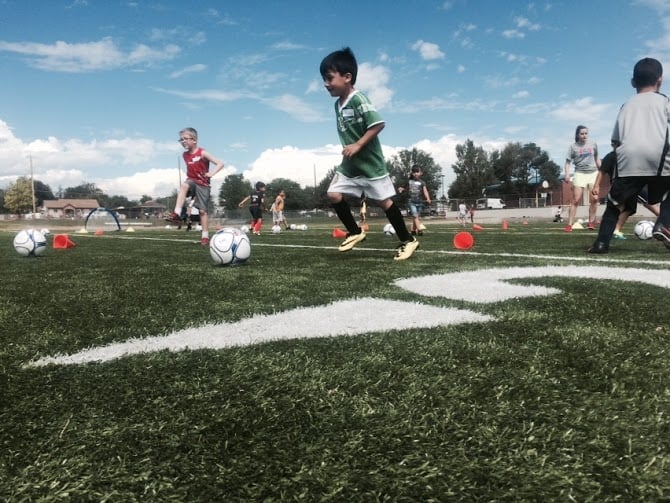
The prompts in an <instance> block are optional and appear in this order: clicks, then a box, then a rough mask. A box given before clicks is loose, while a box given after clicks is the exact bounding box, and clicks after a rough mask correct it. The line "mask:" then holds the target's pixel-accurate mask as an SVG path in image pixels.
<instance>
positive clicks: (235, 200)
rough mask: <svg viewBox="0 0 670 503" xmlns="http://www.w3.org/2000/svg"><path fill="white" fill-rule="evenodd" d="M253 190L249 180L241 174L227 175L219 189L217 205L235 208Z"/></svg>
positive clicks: (224, 207)
mask: <svg viewBox="0 0 670 503" xmlns="http://www.w3.org/2000/svg"><path fill="white" fill-rule="evenodd" d="M253 190H254V189H253V186H252V185H251V182H250V181H248V180H245V179H244V177H243V176H242V175H228V176H227V177H226V178H225V179H224V180H223V183H222V184H221V188H220V189H219V206H220V207H221V208H223V209H226V210H233V209H236V208H237V207H238V206H237V205H238V204H239V203H240V201H241V200H242V199H244V198H245V197H247V196H248V195H249V194H251V193H252V192H253Z"/></svg>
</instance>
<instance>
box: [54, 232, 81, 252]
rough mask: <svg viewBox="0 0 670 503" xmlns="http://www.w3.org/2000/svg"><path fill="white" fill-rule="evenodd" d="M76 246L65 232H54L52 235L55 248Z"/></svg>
mask: <svg viewBox="0 0 670 503" xmlns="http://www.w3.org/2000/svg"><path fill="white" fill-rule="evenodd" d="M75 246H77V245H76V244H75V243H74V242H73V241H72V240H71V239H70V236H68V235H67V234H55V235H54V241H53V247H54V248H55V249H58V248H74V247H75Z"/></svg>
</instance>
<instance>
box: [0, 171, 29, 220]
mask: <svg viewBox="0 0 670 503" xmlns="http://www.w3.org/2000/svg"><path fill="white" fill-rule="evenodd" d="M5 208H7V209H8V210H9V211H10V212H12V213H16V214H18V215H21V214H22V213H30V212H32V210H33V187H32V183H31V181H30V179H29V178H28V177H25V176H22V177H20V178H18V179H17V180H16V182H14V183H13V184H10V185H9V187H7V190H6V191H5Z"/></svg>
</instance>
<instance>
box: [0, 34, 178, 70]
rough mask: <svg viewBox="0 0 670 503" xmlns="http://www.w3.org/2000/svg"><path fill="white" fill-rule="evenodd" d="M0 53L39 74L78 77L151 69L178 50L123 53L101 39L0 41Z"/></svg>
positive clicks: (169, 47) (143, 49)
mask: <svg viewBox="0 0 670 503" xmlns="http://www.w3.org/2000/svg"><path fill="white" fill-rule="evenodd" d="M0 51H3V52H13V53H17V54H22V55H26V56H29V58H30V59H29V63H30V64H31V65H32V66H34V67H36V68H39V69H41V70H46V71H54V72H71V73H80V72H92V71H101V70H113V69H118V68H123V67H134V66H151V65H153V64H155V63H159V62H162V61H167V60H171V59H173V58H174V57H176V56H177V55H178V54H179V53H180V52H181V49H180V48H179V47H178V46H176V45H174V44H168V45H166V46H163V47H160V48H152V47H149V46H147V45H144V44H138V45H136V46H135V47H134V48H133V49H132V50H131V51H130V52H127V53H125V52H123V51H122V50H121V49H120V48H119V47H118V46H117V44H116V42H114V41H113V40H112V39H111V38H103V39H102V40H99V41H97V42H86V43H76V44H70V43H68V42H63V41H57V42H55V43H53V44H40V43H35V42H5V41H0Z"/></svg>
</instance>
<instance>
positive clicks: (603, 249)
mask: <svg viewBox="0 0 670 503" xmlns="http://www.w3.org/2000/svg"><path fill="white" fill-rule="evenodd" d="M609 251H610V247H609V245H608V244H605V243H603V242H602V241H596V242H595V243H593V246H591V248H589V249H588V252H589V253H597V254H605V253H609Z"/></svg>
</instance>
